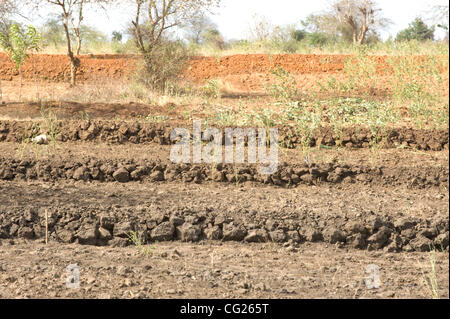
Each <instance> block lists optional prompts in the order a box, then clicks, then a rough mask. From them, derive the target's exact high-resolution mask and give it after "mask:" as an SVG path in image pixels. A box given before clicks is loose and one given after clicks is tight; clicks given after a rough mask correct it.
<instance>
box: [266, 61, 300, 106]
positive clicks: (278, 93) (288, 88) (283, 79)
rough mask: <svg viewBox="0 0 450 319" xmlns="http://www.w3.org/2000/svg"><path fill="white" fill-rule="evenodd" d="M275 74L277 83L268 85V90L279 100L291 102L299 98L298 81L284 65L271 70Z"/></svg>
mask: <svg viewBox="0 0 450 319" xmlns="http://www.w3.org/2000/svg"><path fill="white" fill-rule="evenodd" d="M270 72H271V73H272V75H274V76H275V81H276V82H275V83H272V84H270V85H269V86H266V87H265V89H266V92H267V93H268V94H269V95H270V96H272V97H273V98H274V99H275V100H276V101H277V102H280V103H289V102H292V101H294V100H296V99H297V98H298V94H299V91H298V89H297V81H296V80H295V78H294V77H293V76H292V75H291V74H290V73H289V72H288V71H286V70H285V69H283V68H282V67H278V68H277V69H274V70H271V71H270Z"/></svg>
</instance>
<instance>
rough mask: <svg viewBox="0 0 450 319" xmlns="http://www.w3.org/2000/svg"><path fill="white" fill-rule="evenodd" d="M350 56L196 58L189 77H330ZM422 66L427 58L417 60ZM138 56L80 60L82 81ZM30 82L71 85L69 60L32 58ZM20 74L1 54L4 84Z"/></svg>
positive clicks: (114, 73) (384, 64)
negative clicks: (279, 71)
mask: <svg viewBox="0 0 450 319" xmlns="http://www.w3.org/2000/svg"><path fill="white" fill-rule="evenodd" d="M350 57H351V56H350V55H312V54H278V55H268V54H240V55H231V56H225V57H221V58H216V57H193V58H192V59H191V61H190V63H189V67H188V69H187V72H186V75H187V77H189V78H192V79H193V80H194V81H202V80H205V79H212V78H220V77H226V76H229V75H249V74H255V73H259V74H269V73H270V71H271V70H273V69H276V68H277V67H283V68H284V69H285V70H287V71H289V72H292V73H296V74H327V73H342V72H344V68H345V62H346V61H348V59H349V58H350ZM416 58H417V59H418V63H420V60H421V59H426V58H427V57H423V56H420V57H416ZM371 59H373V60H374V62H375V64H376V70H377V73H385V72H389V69H390V67H389V63H388V61H387V56H372V57H371ZM137 61H138V57H137V56H131V55H128V56H126V55H83V56H80V68H79V70H78V80H79V81H95V80H98V79H113V80H115V79H126V78H128V77H129V76H130V75H131V74H132V72H133V70H134V69H135V67H136V63H137ZM22 71H23V76H24V79H26V80H33V79H34V75H35V73H36V75H37V76H38V78H39V79H40V80H47V81H51V82H62V81H67V80H68V79H69V77H70V64H69V58H68V57H67V56H65V55H50V54H39V55H32V56H31V57H30V58H29V59H28V60H27V61H26V62H25V63H24V65H23V66H22ZM18 74H19V73H18V71H16V70H15V68H14V64H13V63H12V62H11V60H10V59H9V57H8V56H7V55H6V54H4V53H0V80H12V79H13V78H14V77H15V76H17V75H18Z"/></svg>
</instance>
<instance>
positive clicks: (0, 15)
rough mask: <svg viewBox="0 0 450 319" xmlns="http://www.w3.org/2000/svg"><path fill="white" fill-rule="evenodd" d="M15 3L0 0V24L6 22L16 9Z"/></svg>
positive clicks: (13, 0) (9, 0) (10, 0)
mask: <svg viewBox="0 0 450 319" xmlns="http://www.w3.org/2000/svg"><path fill="white" fill-rule="evenodd" d="M16 2H17V1H15V0H0V23H3V22H5V21H7V20H8V19H9V17H10V15H11V14H13V13H14V12H15V11H16V9H17V3H16Z"/></svg>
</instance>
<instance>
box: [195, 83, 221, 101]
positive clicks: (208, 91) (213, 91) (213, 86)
mask: <svg viewBox="0 0 450 319" xmlns="http://www.w3.org/2000/svg"><path fill="white" fill-rule="evenodd" d="M200 92H201V93H202V94H203V95H205V96H206V97H207V98H213V99H218V98H220V96H221V93H220V88H219V85H218V82H217V80H209V81H208V82H207V83H206V84H205V85H204V86H202V87H200Z"/></svg>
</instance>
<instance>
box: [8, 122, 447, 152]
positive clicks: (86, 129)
mask: <svg viewBox="0 0 450 319" xmlns="http://www.w3.org/2000/svg"><path fill="white" fill-rule="evenodd" d="M191 125H192V124H189V123H173V124H172V123H170V124H153V123H145V122H136V121H134V122H114V121H101V120H89V121H82V120H79V121H70V120H68V121H66V120H63V121H58V122H56V124H55V132H54V133H55V138H56V140H57V141H58V142H68V141H70V142H74V141H85V142H86V141H99V142H100V141H101V142H108V143H115V144H117V143H119V144H122V143H134V144H139V143H149V142H154V143H158V144H160V145H170V144H172V142H171V141H170V133H171V132H172V130H173V129H175V128H176V127H186V128H189V127H191ZM36 130H37V131H36ZM222 131H223V130H222ZM33 132H34V133H33ZM222 133H223V134H224V131H223V132H222ZM30 134H50V132H48V131H46V129H45V127H44V126H43V125H40V123H39V122H36V121H0V142H2V141H5V142H22V141H23V139H24V138H27V137H33V136H29V135H30ZM279 135H280V136H279V142H281V145H282V146H283V147H285V148H296V147H299V146H301V141H302V139H301V135H300V134H299V133H297V132H295V131H294V130H293V129H292V128H289V127H280V128H279ZM379 138H380V140H383V143H382V144H380V146H382V147H384V148H396V147H407V148H413V149H418V150H425V151H426V150H433V151H440V150H443V149H448V144H449V132H448V130H419V129H412V128H392V129H390V130H387V131H386V132H385V133H380V136H379ZM372 139H373V134H372V133H371V132H370V130H369V129H367V128H361V127H349V128H345V129H343V131H342V133H341V134H337V133H335V132H334V130H333V128H332V127H323V128H321V129H320V130H317V131H316V132H315V134H314V136H313V138H312V139H311V142H310V146H311V147H314V146H317V147H320V146H330V147H331V146H336V145H339V144H340V145H341V146H345V147H346V148H350V149H351V148H369V147H370V142H371V141H372ZM224 140H225V139H223V141H224Z"/></svg>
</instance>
